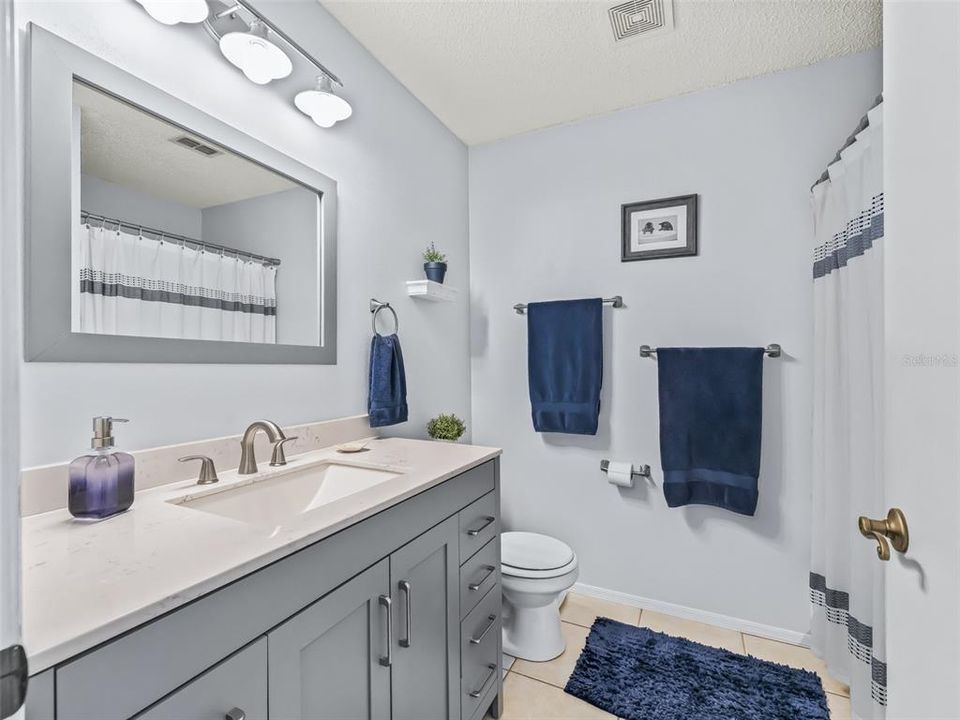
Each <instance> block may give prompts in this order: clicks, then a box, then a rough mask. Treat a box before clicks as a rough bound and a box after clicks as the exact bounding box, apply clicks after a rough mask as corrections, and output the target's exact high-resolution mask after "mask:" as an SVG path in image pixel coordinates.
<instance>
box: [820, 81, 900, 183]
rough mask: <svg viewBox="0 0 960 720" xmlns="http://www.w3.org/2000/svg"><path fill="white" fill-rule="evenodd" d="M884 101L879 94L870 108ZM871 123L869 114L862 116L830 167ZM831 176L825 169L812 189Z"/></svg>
mask: <svg viewBox="0 0 960 720" xmlns="http://www.w3.org/2000/svg"><path fill="white" fill-rule="evenodd" d="M882 102H883V95H877V99H876V100H874V101H873V105H871V106H870V110H873V109H874V108H875V107H876V106H877V105H879V104H880V103H882ZM868 112H869V111H868ZM869 124H870V120H869V119H868V116H867V115H864V116H863V117H862V118H860V122H859V123H857V129H856V130H854V131H853V134H852V135H851V136H850V137H848V138H847V141H846V142H845V143H844V144H843V147H841V148H840V149H839V150H837V154H836V155H834V156H833V160H831V161H830V162H828V163H827V167H830V166H831V165H833V164H834V163H835V162H837V161H838V160H839V159H840V153H842V152H843V151H844V150H846V149H847V148H848V147H850V146H851V145H853V143H855V142H856V140H857V135H859V134H860V133H862V132H863V131H864V130H866V128H867V125H869ZM829 177H830V171H829V170H824V171H823V174H821V175H820V177H819V178H818V179H817V181H816V182H815V183H814V184H813V185H811V186H810V189H811V190H813V189H814V188H815V187H816V186H817V185H819V184H820V183H822V182H823V181H824V180H827V179H829Z"/></svg>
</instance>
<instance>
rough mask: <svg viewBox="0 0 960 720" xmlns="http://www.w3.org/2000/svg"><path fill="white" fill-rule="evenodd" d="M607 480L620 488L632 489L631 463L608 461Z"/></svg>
mask: <svg viewBox="0 0 960 720" xmlns="http://www.w3.org/2000/svg"><path fill="white" fill-rule="evenodd" d="M607 480H609V481H610V482H611V483H612V484H614V485H619V486H620V487H633V463H628V462H614V461H612V460H611V461H610V464H609V465H608V466H607Z"/></svg>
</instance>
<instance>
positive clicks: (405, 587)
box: [398, 580, 413, 648]
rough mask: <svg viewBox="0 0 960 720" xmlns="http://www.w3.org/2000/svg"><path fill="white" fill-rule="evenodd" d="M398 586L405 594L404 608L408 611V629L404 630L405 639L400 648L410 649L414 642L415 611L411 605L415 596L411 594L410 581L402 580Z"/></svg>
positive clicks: (401, 641) (401, 639)
mask: <svg viewBox="0 0 960 720" xmlns="http://www.w3.org/2000/svg"><path fill="white" fill-rule="evenodd" d="M398 585H399V587H400V592H402V593H403V600H404V603H403V606H404V608H405V609H406V612H405V618H406V623H405V624H406V627H405V628H404V637H402V638H400V647H402V648H408V647H410V643H411V642H412V640H413V609H412V608H411V606H410V603H411V602H413V600H412V597H413V596H412V595H411V594H410V582H409V581H408V580H401V581H400V582H399V583H398Z"/></svg>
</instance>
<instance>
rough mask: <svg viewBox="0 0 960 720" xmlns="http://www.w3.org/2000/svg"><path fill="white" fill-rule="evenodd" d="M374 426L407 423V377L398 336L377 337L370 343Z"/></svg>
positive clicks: (371, 420)
mask: <svg viewBox="0 0 960 720" xmlns="http://www.w3.org/2000/svg"><path fill="white" fill-rule="evenodd" d="M367 410H368V412H369V414H370V427H383V426H384V425H396V424H397V423H402V422H406V421H407V376H406V374H404V371H403V353H401V352H400V338H398V337H397V336H396V335H377V334H374V336H373V340H372V342H371V343H370V399H369V402H368V404H367Z"/></svg>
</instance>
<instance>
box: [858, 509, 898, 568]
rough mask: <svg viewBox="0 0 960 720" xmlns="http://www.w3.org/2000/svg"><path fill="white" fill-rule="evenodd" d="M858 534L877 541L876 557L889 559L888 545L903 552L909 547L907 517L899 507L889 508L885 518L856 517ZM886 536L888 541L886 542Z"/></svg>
mask: <svg viewBox="0 0 960 720" xmlns="http://www.w3.org/2000/svg"><path fill="white" fill-rule="evenodd" d="M857 526H858V527H859V528H860V534H861V535H863V536H864V537H865V538H873V539H874V540H876V541H877V557H878V558H880V559H881V560H889V559H890V546H891V545H893V549H894V550H896V551H897V552H901V553H904V552H906V551H907V548H908V547H910V530H909V529H907V518H906V517H904V514H903V511H902V510H901V509H900V508H890V510H889V512H887V517H886V519H885V520H871V519H870V518H868V517H867V516H865V515H861V516H860V517H859V518H858V519H857ZM887 538H889V539H890V542H889V543H888V542H887Z"/></svg>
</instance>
